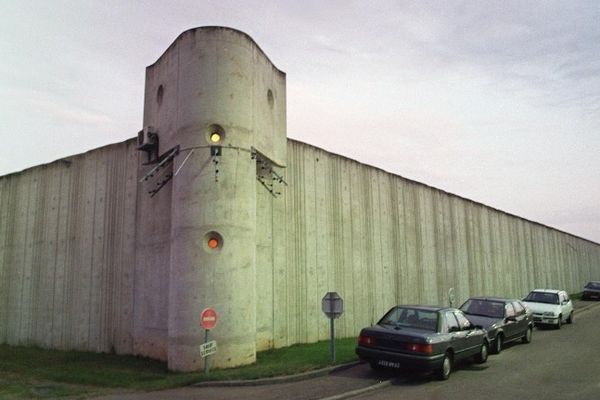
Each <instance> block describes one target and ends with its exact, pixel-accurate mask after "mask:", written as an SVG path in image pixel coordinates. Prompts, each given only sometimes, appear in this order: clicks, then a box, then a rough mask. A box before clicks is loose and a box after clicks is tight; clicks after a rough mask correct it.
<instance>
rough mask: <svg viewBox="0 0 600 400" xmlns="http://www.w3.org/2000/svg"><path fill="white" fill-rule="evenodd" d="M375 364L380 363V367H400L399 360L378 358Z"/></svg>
mask: <svg viewBox="0 0 600 400" xmlns="http://www.w3.org/2000/svg"><path fill="white" fill-rule="evenodd" d="M377 364H379V365H381V366H382V367H386V368H400V363H399V362H392V361H386V360H379V361H378V362H377Z"/></svg>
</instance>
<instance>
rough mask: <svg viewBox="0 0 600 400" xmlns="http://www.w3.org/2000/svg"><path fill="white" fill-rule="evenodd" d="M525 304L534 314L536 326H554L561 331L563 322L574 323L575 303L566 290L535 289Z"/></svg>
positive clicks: (525, 300)
mask: <svg viewBox="0 0 600 400" xmlns="http://www.w3.org/2000/svg"><path fill="white" fill-rule="evenodd" d="M523 303H525V305H526V306H527V308H529V309H530V310H531V312H532V313H533V323H534V324H535V325H554V326H555V327H556V329H560V327H561V325H562V324H563V322H566V323H568V324H570V323H572V322H573V302H572V301H571V299H569V295H568V294H567V292H565V291H564V290H556V289H535V290H533V291H531V293H529V294H528V295H527V297H525V298H524V299H523Z"/></svg>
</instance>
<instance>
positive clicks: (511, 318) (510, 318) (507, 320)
mask: <svg viewBox="0 0 600 400" xmlns="http://www.w3.org/2000/svg"><path fill="white" fill-rule="evenodd" d="M516 320H517V318H516V317H514V316H512V317H506V319H505V321H506V322H509V321H510V322H515V321H516Z"/></svg>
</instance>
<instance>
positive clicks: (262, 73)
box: [137, 27, 287, 371]
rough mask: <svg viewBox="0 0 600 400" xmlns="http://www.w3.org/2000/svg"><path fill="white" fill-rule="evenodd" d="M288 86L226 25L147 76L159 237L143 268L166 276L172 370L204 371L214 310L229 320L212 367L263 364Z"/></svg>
mask: <svg viewBox="0 0 600 400" xmlns="http://www.w3.org/2000/svg"><path fill="white" fill-rule="evenodd" d="M285 90H286V87H285V74H284V73H283V72H281V71H280V70H278V69H277V68H276V67H275V66H274V65H273V64H272V63H271V61H270V60H269V59H268V58H267V56H266V55H265V53H264V52H263V51H262V50H261V49H260V48H259V47H258V45H257V44H256V43H255V42H254V41H253V40H252V39H251V38H250V37H249V36H247V35H246V34H244V33H242V32H239V31H236V30H233V29H228V28H222V27H204V28H197V29H192V30H189V31H186V32H184V33H182V34H181V35H180V36H179V37H178V38H177V39H176V40H175V42H174V43H173V44H172V45H171V46H170V47H169V48H168V49H167V50H166V51H165V53H164V54H163V55H162V56H161V57H160V58H159V59H158V60H157V61H156V62H155V63H154V64H153V65H151V66H149V67H148V68H147V70H146V86H145V102H144V122H143V125H144V126H143V130H142V131H141V132H140V134H139V136H138V144H139V147H138V148H139V149H140V150H141V151H145V152H147V154H148V157H140V166H139V174H140V177H141V179H140V181H141V182H142V184H143V185H145V186H144V190H143V191H140V192H141V193H140V194H139V195H138V196H139V197H140V199H139V202H138V222H139V225H140V226H141V229H140V230H139V231H138V235H142V236H145V237H147V238H151V239H141V241H144V240H145V242H144V243H142V245H141V246H138V248H139V249H140V250H139V251H140V252H143V254H139V256H138V260H137V263H138V265H139V264H140V263H146V268H147V269H149V268H152V269H153V270H154V272H156V271H155V270H157V269H161V268H164V269H165V270H163V271H162V274H163V275H162V276H163V277H164V278H167V279H168V311H167V315H168V321H166V323H167V325H168V328H167V329H168V337H167V339H166V343H165V341H164V340H162V343H163V347H165V348H166V349H165V350H166V356H167V357H166V358H167V359H168V364H169V368H170V369H173V370H178V371H192V370H197V369H201V368H202V366H203V360H202V358H201V357H200V355H199V349H198V347H199V345H200V344H201V342H202V339H203V332H202V330H201V328H200V326H199V314H200V312H201V311H202V310H203V309H204V308H206V307H213V308H215V309H216V311H217V312H218V314H219V322H218V325H217V328H215V330H214V331H213V332H212V333H211V337H212V338H214V339H216V340H217V342H218V349H219V350H218V352H217V354H216V356H214V358H213V361H211V364H212V365H214V366H217V367H232V366H236V365H243V364H248V363H252V362H254V361H255V359H256V284H255V282H256V268H257V266H256V243H257V238H256V232H257V227H256V224H257V218H256V192H257V185H264V186H265V188H266V189H267V190H271V189H270V188H272V182H273V181H277V180H278V177H279V176H280V175H279V174H278V172H277V171H281V170H280V168H283V167H285V164H286V145H287V136H286V101H285ZM153 221H154V222H153ZM156 221H162V223H157V222H156ZM138 241H139V240H138ZM157 259H161V260H162V262H157V261H156V260H157ZM149 266H151V267H149ZM166 269H168V271H166ZM142 270H144V269H143V268H142ZM159 274H160V273H159ZM158 280H159V281H164V279H162V280H161V279H158ZM161 284H164V282H157V283H156V285H158V286H160V285H161ZM165 290H166V288H165ZM146 291H147V292H148V291H150V292H151V287H150V286H148V287H147V288H146ZM151 294H152V293H147V294H146V295H147V296H148V295H151ZM138 302H140V303H144V301H143V299H139V300H138ZM141 336H143V335H141ZM150 336H151V335H150ZM150 336H148V337H150ZM152 343H153V342H152V340H150V339H148V342H147V343H146V346H150V345H152ZM156 343H161V339H157V342H156ZM140 346H144V344H143V343H141V344H140ZM159 347H160V346H159ZM144 353H147V354H148V353H150V354H152V351H149V350H145V351H144ZM157 353H159V354H158V355H159V356H160V355H161V354H160V353H161V351H160V350H159V351H157ZM162 357H164V351H163V354H162Z"/></svg>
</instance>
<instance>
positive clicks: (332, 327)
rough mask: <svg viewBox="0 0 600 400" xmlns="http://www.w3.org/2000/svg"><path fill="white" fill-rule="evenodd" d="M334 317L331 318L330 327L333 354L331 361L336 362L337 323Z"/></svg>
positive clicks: (330, 347)
mask: <svg viewBox="0 0 600 400" xmlns="http://www.w3.org/2000/svg"><path fill="white" fill-rule="evenodd" d="M333 320H334V319H333V318H330V319H329V321H330V323H329V327H330V332H331V342H330V344H329V354H331V361H332V362H334V363H335V324H334V322H333Z"/></svg>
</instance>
